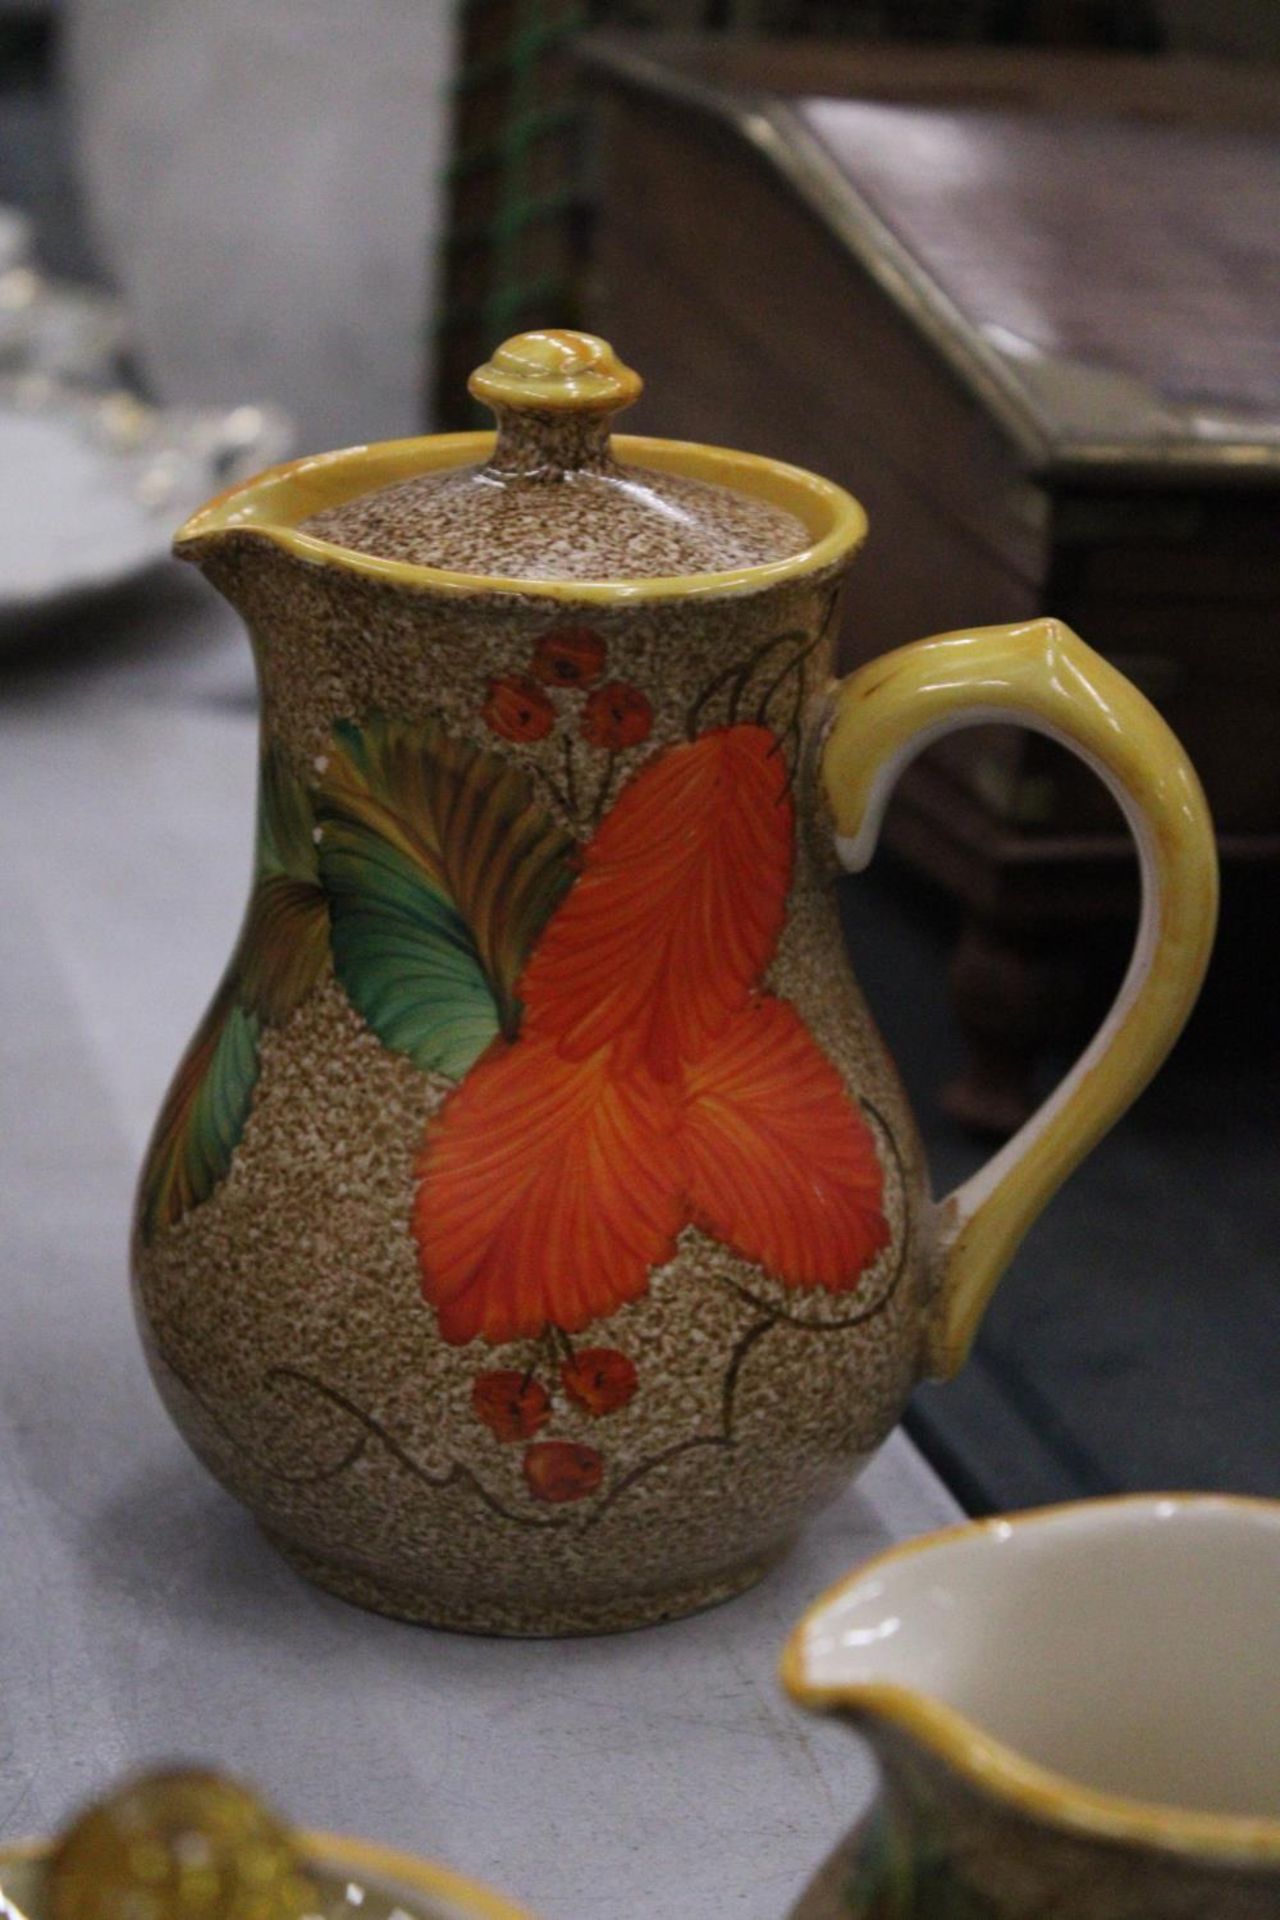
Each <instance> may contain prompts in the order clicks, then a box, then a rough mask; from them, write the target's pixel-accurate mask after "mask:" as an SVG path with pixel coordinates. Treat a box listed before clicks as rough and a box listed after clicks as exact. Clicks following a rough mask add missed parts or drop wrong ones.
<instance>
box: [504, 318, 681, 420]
mask: <svg viewBox="0 0 1280 1920" xmlns="http://www.w3.org/2000/svg"><path fill="white" fill-rule="evenodd" d="M467 384H468V387H469V388H470V391H471V393H472V394H473V395H474V396H475V398H476V399H477V400H483V401H484V403H485V405H486V406H490V407H514V408H519V409H521V410H522V411H527V412H539V413H619V412H621V410H622V408H623V407H629V406H630V405H631V403H632V401H634V400H638V399H639V397H640V389H641V387H642V385H643V382H642V381H641V378H640V375H639V374H638V373H633V372H632V370H631V368H630V367H627V366H624V365H623V363H622V361H621V360H619V358H618V356H617V354H616V353H615V352H614V351H613V348H612V347H611V346H610V345H609V343H608V341H607V340H601V339H599V338H598V337H597V336H596V335H595V334H594V333H576V332H574V331H573V330H572V329H570V328H568V327H546V328H543V329H540V330H539V331H537V332H535V333H518V334H515V335H514V336H513V337H512V338H511V339H510V340H504V341H503V343H502V345H501V346H500V347H499V348H498V350H497V352H496V353H495V354H494V356H493V358H492V359H491V360H489V361H488V362H486V364H485V365H484V366H483V367H477V368H476V370H475V372H474V373H473V374H472V376H471V378H470V380H469V381H468V383H467Z"/></svg>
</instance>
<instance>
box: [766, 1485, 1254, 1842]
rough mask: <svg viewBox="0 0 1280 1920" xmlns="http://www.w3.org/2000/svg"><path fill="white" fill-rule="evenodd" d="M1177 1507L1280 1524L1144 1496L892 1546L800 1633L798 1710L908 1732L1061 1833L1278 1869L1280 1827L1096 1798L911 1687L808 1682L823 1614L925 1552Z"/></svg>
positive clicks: (796, 1642) (1222, 1502)
mask: <svg viewBox="0 0 1280 1920" xmlns="http://www.w3.org/2000/svg"><path fill="white" fill-rule="evenodd" d="M1170 1504H1171V1505H1173V1506H1174V1507H1176V1508H1178V1509H1179V1510H1187V1509H1189V1508H1194V1507H1202V1508H1221V1507H1232V1508H1241V1509H1243V1510H1244V1511H1246V1512H1250V1513H1263V1514H1266V1515H1267V1516H1268V1517H1269V1518H1271V1519H1272V1520H1275V1521H1280V1501H1277V1500H1259V1499H1250V1498H1248V1497H1246V1496H1244V1495H1238V1494H1194V1493H1192V1494H1187V1493H1172V1494H1170V1493H1141V1494H1120V1495H1117V1496H1115V1497H1113V1498H1107V1499H1098V1500H1075V1501H1064V1502H1063V1503H1062V1505H1060V1506H1050V1507H1034V1508H1029V1509H1028V1510H1027V1511H1026V1512H1024V1513H1016V1514H1002V1515H996V1516H995V1517H993V1518H992V1519H989V1520H971V1521H966V1522H963V1523H962V1524H961V1525H959V1526H955V1527H944V1528H942V1529H940V1530H939V1531H938V1532H935V1533H928V1534H924V1535H922V1536H921V1537H920V1538H919V1539H918V1540H908V1541H906V1542H904V1544H903V1545H902V1546H899V1547H890V1548H889V1550H888V1551H887V1552H886V1553H881V1554H877V1555H876V1556H875V1558H874V1559H872V1560H868V1561H867V1562H866V1564H865V1565H864V1566H862V1567H859V1569H858V1570H857V1572H856V1573H853V1574H849V1575H846V1577H845V1578H844V1579H843V1580H839V1581H837V1582H836V1583H835V1585H834V1586H832V1587H829V1588H828V1589H827V1591H826V1592H825V1593H824V1594H822V1595H821V1596H820V1597H819V1598H818V1599H817V1600H815V1601H814V1603H813V1605H812V1606H811V1607H809V1608H807V1609H806V1611H805V1613H804V1614H803V1616H802V1617H801V1619H800V1620H799V1622H798V1623H797V1625H796V1626H795V1627H794V1628H793V1630H792V1632H791V1635H790V1637H789V1639H788V1641H787V1644H786V1647H785V1649H784V1651H783V1655H782V1662H781V1668H780V1673H781V1678H782V1684H783V1686H784V1687H785V1688H786V1690H787V1692H788V1693H789V1694H790V1695H791V1697H792V1698H793V1699H794V1700H797V1701H798V1702H799V1703H800V1705H801V1706H804V1707H810V1708H813V1709H815V1710H816V1711H819V1712H831V1711H835V1710H837V1709H839V1708H845V1709H846V1710H853V1711H856V1712H859V1713H865V1714H868V1715H871V1716H872V1717H873V1718H875V1719H879V1720H887V1721H889V1722H890V1723H891V1724H893V1725H895V1726H898V1727H901V1729H902V1730H903V1732H904V1733H907V1734H909V1735H910V1736H911V1737H912V1738H913V1739H914V1740H917V1741H918V1742H919V1743H920V1745H921V1746H923V1747H927V1748H929V1750H930V1751H931V1752H933V1753H935V1754H936V1755H937V1756H938V1758H939V1759H940V1760H943V1761H945V1762H946V1764H947V1765H948V1766H950V1767H952V1768H954V1770H955V1771H956V1772H957V1773H959V1774H962V1775H963V1776H964V1777H965V1778H966V1779H968V1780H969V1781H970V1783H971V1784H972V1785H973V1786H975V1787H977V1789H978V1790H979V1792H981V1793H984V1794H987V1795H995V1796H997V1797H998V1798H1000V1799H1003V1800H1007V1801H1009V1802H1010V1803H1011V1804H1012V1805H1014V1806H1016V1807H1018V1808H1019V1809H1020V1810H1021V1811H1022V1812H1024V1813H1027V1814H1030V1815H1032V1816H1033V1817H1034V1818H1037V1819H1040V1820H1043V1821H1047V1822H1050V1823H1052V1824H1053V1825H1056V1826H1061V1827H1068V1828H1071V1829H1073V1830H1074V1831H1076V1832H1078V1833H1084V1834H1087V1835H1089V1836H1091V1837H1092V1838H1095V1839H1103V1840H1127V1841H1141V1842H1143V1843H1145V1844H1147V1845H1149V1846H1155V1847H1163V1848H1167V1849H1172V1850H1174V1851H1177V1852H1181V1853H1194V1854H1198V1855H1202V1856H1204V1855H1209V1856H1213V1857H1215V1858H1226V1859H1231V1860H1236V1861H1241V1862H1245V1863H1249V1864H1256V1863H1257V1862H1260V1861H1273V1860H1274V1861H1277V1862H1280V1820H1263V1819H1256V1820H1255V1819H1251V1818H1246V1817H1242V1816H1239V1815H1231V1814H1210V1813H1195V1812H1193V1811H1188V1810H1186V1809H1184V1808H1181V1807H1166V1806H1161V1805H1160V1804H1158V1803H1156V1802H1151V1801H1145V1800H1130V1799H1128V1798H1126V1797H1125V1796H1124V1795H1123V1794H1110V1793H1099V1792H1097V1791H1096V1790H1095V1789H1094V1788H1092V1787H1087V1786H1084V1785H1083V1784H1082V1783H1080V1782H1078V1781H1075V1780H1071V1779H1068V1778H1067V1777H1066V1776H1065V1775H1063V1774H1059V1773H1055V1772H1053V1771H1052V1769H1051V1768H1048V1767H1040V1766H1037V1765H1036V1764H1035V1763H1034V1762H1032V1761H1030V1760H1025V1759H1024V1758H1023V1757H1022V1755H1021V1754H1019V1753H1016V1752H1015V1751H1014V1750H1013V1748H1012V1747H1007V1746H1005V1745H1004V1743H1003V1742H1002V1741H999V1740H994V1739H992V1737H991V1736H990V1735H989V1734H987V1733H984V1732H983V1730H982V1728H981V1727H978V1726H975V1724H974V1723H973V1721H971V1720H967V1719H966V1718H965V1716H964V1715H963V1714H961V1713H957V1712H956V1710H955V1709H954V1708H953V1707H948V1706H944V1705H943V1704H942V1702H941V1701H938V1700H932V1699H930V1698H928V1697H927V1696H926V1695H923V1694H919V1693H915V1692H913V1691H912V1690H911V1689H910V1688H909V1687H900V1686H893V1685H881V1684H874V1683H873V1684H870V1685H863V1686H855V1685H847V1686H838V1687H833V1686H818V1685H816V1684H815V1683H814V1682H812V1681H811V1680H809V1679H808V1677H807V1671H806V1655H805V1646H804V1642H805V1638H806V1636H807V1634H808V1632H809V1629H810V1628H811V1627H812V1625H813V1623H814V1622H815V1620H816V1619H817V1618H818V1616H819V1615H820V1614H821V1613H823V1612H824V1611H825V1610H826V1608H828V1607H829V1606H831V1605H832V1604H833V1603H834V1602H835V1601H836V1600H838V1599H840V1598H841V1597H842V1596H843V1595H844V1594H846V1593H850V1592H852V1591H853V1589H854V1588H855V1587H860V1586H862V1585H863V1584H864V1582H865V1581H867V1580H868V1579H873V1578H874V1577H875V1576H876V1574H877V1573H879V1572H880V1571H881V1569H883V1568H885V1567H888V1566H892V1565H894V1564H896V1563H897V1562H899V1561H902V1560H907V1559H910V1558H911V1557H912V1556H913V1555H915V1554H919V1553H926V1552H928V1551H929V1550H930V1549H931V1548H933V1547H936V1546H939V1545H941V1544H942V1543H943V1542H944V1541H950V1540H959V1539H963V1538H964V1537H966V1536H976V1535H982V1534H989V1533H998V1532H1002V1531H1003V1530H1005V1529H1016V1528H1021V1527H1029V1526H1034V1525H1035V1524H1036V1523H1038V1522H1043V1521H1045V1520H1048V1519H1056V1518H1059V1517H1065V1516H1067V1515H1070V1514H1075V1513H1083V1512H1097V1511H1098V1510H1100V1509H1108V1510H1115V1509H1118V1508H1125V1507H1131V1508H1132V1507H1153V1506H1157V1505H1170Z"/></svg>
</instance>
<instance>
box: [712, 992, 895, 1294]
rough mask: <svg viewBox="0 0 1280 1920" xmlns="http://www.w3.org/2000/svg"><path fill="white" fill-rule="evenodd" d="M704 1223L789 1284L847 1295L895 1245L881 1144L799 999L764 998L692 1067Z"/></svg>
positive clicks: (745, 1011)
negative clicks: (795, 1002)
mask: <svg viewBox="0 0 1280 1920" xmlns="http://www.w3.org/2000/svg"><path fill="white" fill-rule="evenodd" d="M685 1086H686V1091H687V1096H688V1105H687V1107H686V1112H685V1122H684V1127H683V1129H682V1133H681V1143H682V1146H683V1150H684V1155H685V1167H686V1174H685V1177H686V1182H687V1192H688V1196H689V1203H690V1206H691V1208H692V1212H693V1217H694V1219H695V1220H696V1221H697V1223H698V1225H699V1226H701V1227H703V1228H704V1229H705V1230H706V1231H707V1232H708V1233H710V1234H713V1235H714V1236H715V1238H716V1239H717V1240H723V1241H724V1242H725V1243H726V1244H727V1245H728V1246H731V1247H733V1248H734V1249H735V1250H736V1251H737V1252H738V1253H741V1254H743V1255H745V1257H746V1258H747V1259H748V1260H755V1261H758V1262H759V1264H760V1265H761V1266H762V1267H765V1268H766V1269H767V1270H768V1272H770V1273H771V1274H773V1275H774V1277H775V1278H776V1279H779V1280H782V1281H784V1282H785V1283H786V1284H787V1285H789V1286H793V1287H826V1288H827V1289H829V1291H831V1292H832V1293H842V1292H845V1291H848V1290H849V1289H851V1288H853V1287H855V1286H856V1285H857V1283H858V1279H859V1277H860V1275H861V1274H862V1273H863V1272H864V1271H865V1270H866V1268H867V1267H868V1266H869V1265H870V1264H871V1262H872V1261H873V1260H874V1259H875V1257H876V1255H877V1254H878V1253H879V1252H880V1250H881V1249H882V1248H883V1247H884V1246H885V1245H886V1244H887V1243H888V1239H889V1228H888V1224H887V1222H886V1220H885V1217H884V1212H883V1197H884V1178H883V1174H882V1172H881V1168H880V1162H879V1159H878V1157H877V1154H876V1147H875V1141H874V1139H873V1137H872V1134H871V1129H870V1128H869V1127H868V1125H867V1123H866V1121H865V1119H864V1118H863V1116H862V1114H861V1112H860V1111H859V1109H858V1108H857V1107H856V1106H855V1105H854V1103H853V1102H852V1101H851V1100H850V1098H849V1096H848V1094H847V1093H846V1092H845V1089H844V1084H843V1082H842V1081H841V1079H840V1076H839V1074H838V1073H837V1072H836V1070H835V1068H834V1067H833V1066H832V1064H831V1062H830V1061H829V1060H828V1059H827V1057H826V1055H825V1054H824V1053H823V1052H822V1051H821V1050H820V1048H819V1047H818V1045H817V1043H816V1041H815V1040H814V1039H813V1037H812V1035H811V1034H810V1033H809V1031H808V1029H807V1028H806V1027H805V1026H804V1025H803V1024H802V1022H801V1020H800V1017H799V1015H798V1014H797V1013H796V1011H795V1009H794V1007H792V1006H791V1005H790V1004H789V1002H787V1001H785V1000H778V999H775V998H773V996H772V995H765V996H763V997H761V998H760V999H758V1000H754V1001H752V1002H751V1003H750V1005H748V1006H746V1007H744V1008H743V1009H742V1010H741V1011H740V1012H739V1013H736V1014H735V1015H734V1017H733V1019H732V1021H731V1023H730V1024H729V1026H728V1027H726V1029H725V1031H724V1032H723V1033H722V1034H720V1035H719V1036H718V1037H717V1038H716V1039H715V1040H713V1041H712V1042H711V1044H710V1046H709V1047H708V1048H707V1050H706V1051H705V1053H704V1054H703V1055H702V1056H701V1058H700V1059H699V1060H697V1061H696V1062H695V1064H694V1065H693V1066H692V1067H691V1068H690V1070H689V1072H688V1075H687V1076H686V1081H685Z"/></svg>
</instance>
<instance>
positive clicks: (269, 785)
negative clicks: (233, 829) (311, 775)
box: [257, 743, 317, 884]
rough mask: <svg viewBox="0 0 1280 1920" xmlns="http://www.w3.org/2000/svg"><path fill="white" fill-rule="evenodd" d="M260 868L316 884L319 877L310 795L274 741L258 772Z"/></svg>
mask: <svg viewBox="0 0 1280 1920" xmlns="http://www.w3.org/2000/svg"><path fill="white" fill-rule="evenodd" d="M257 871H258V873H259V874H272V873H283V874H288V875H289V876H290V877H291V878H292V879H294V880H309V881H311V882H312V883H313V884H314V882H315V880H316V878H317V868H316V843H315V818H314V816H313V814H312V811H311V796H310V794H309V793H308V792H307V789H306V787H305V786H304V785H303V783H302V782H301V781H300V780H299V779H297V778H296V776H295V775H294V773H293V772H292V770H291V768H290V766H289V763H288V761H287V760H286V759H285V757H284V754H283V753H282V752H281V750H280V748H279V747H278V746H276V745H275V744H274V743H268V745H267V746H266V748H265V749H264V751H263V755H262V763H261V766H260V768H259V772H258V851H257Z"/></svg>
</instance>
